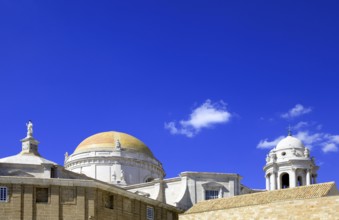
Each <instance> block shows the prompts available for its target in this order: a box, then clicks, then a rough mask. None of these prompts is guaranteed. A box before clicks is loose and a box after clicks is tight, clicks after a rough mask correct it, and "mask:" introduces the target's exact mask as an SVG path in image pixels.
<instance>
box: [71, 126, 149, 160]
mask: <svg viewBox="0 0 339 220" xmlns="http://www.w3.org/2000/svg"><path fill="white" fill-rule="evenodd" d="M117 140H119V142H120V144H121V148H122V150H131V151H135V152H138V153H143V154H146V155H148V156H150V157H153V158H154V156H153V153H152V152H151V150H150V149H149V148H148V147H147V146H146V145H145V144H144V143H143V142H142V141H140V140H139V139H137V138H135V137H133V136H131V135H129V134H125V133H122V132H116V131H108V132H102V133H98V134H95V135H92V136H90V137H88V138H86V139H85V140H83V141H82V142H81V143H80V144H79V145H78V147H77V148H76V149H75V151H74V154H76V153H82V152H90V151H101V150H104V151H113V150H114V149H115V145H116V141H117Z"/></svg>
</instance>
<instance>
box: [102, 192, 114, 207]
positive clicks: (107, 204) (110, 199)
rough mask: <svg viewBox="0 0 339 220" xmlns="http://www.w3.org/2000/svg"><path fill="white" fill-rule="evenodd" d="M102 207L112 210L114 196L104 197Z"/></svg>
mask: <svg viewBox="0 0 339 220" xmlns="http://www.w3.org/2000/svg"><path fill="white" fill-rule="evenodd" d="M104 206H105V208H107V209H114V196H113V195H105V196H104Z"/></svg>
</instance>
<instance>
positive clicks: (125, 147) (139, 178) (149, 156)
mask: <svg viewBox="0 0 339 220" xmlns="http://www.w3.org/2000/svg"><path fill="white" fill-rule="evenodd" d="M65 168H66V169H68V170H71V171H73V172H77V173H83V174H85V175H87V176H89V177H92V178H95V179H98V180H101V181H104V182H108V183H112V184H118V185H130V184H137V183H143V182H147V181H151V180H153V179H157V178H160V179H162V178H163V177H164V176H165V172H164V170H163V167H162V164H161V163H160V162H159V161H158V160H157V159H156V158H155V157H154V155H153V153H152V151H151V150H150V149H149V148H148V147H147V146H146V145H145V144H144V143H143V142H142V141H140V140H139V139H137V138H136V137H133V136H132V135H129V134H126V133H122V132H117V131H107V132H101V133H97V134H94V135H92V136H90V137H88V138H86V139H84V140H83V141H82V142H81V143H80V144H79V145H78V146H77V147H76V149H75V150H74V152H73V154H71V155H69V156H68V153H66V155H65Z"/></svg>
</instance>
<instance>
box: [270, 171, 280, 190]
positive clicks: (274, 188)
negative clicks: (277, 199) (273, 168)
mask: <svg viewBox="0 0 339 220" xmlns="http://www.w3.org/2000/svg"><path fill="white" fill-rule="evenodd" d="M277 180H278V173H277V172H273V188H272V189H273V190H276V189H280V187H279V185H278V183H277Z"/></svg>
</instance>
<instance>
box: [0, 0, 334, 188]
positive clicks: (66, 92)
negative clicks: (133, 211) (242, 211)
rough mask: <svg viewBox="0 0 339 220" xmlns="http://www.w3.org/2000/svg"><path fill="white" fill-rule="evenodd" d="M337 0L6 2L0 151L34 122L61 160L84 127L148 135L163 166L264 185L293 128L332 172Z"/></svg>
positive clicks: (0, 37)
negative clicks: (269, 158) (268, 164)
mask: <svg viewBox="0 0 339 220" xmlns="http://www.w3.org/2000/svg"><path fill="white" fill-rule="evenodd" d="M338 10H339V3H338V2H337V1H321V2H320V1H283V2H276V1H273V2H272V1H128V0H127V1H45V0H44V1H35V0H32V1H10V0H3V1H0V121H1V126H0V134H1V139H0V149H1V150H0V157H6V156H9V155H13V154H16V153H18V152H19V151H20V149H21V143H20V141H19V140H20V139H22V138H24V137H25V135H26V126H25V124H26V122H27V121H28V120H32V121H33V124H34V136H35V137H36V139H38V140H39V141H40V145H39V151H40V153H41V154H42V155H43V156H44V157H45V158H47V159H49V160H52V161H55V162H57V163H58V164H61V165H63V161H64V154H65V152H68V153H70V154H71V153H73V151H74V149H75V148H76V146H77V145H78V144H79V143H80V142H81V141H82V140H83V139H85V138H86V137H88V136H90V135H93V134H95V133H98V132H102V131H110V130H114V131H121V132H125V133H128V134H131V135H133V136H135V137H137V138H139V139H140V140H142V141H143V142H144V143H145V144H146V145H147V146H149V147H150V149H151V150H152V151H153V153H154V155H155V156H156V157H157V158H158V159H159V160H160V161H161V162H162V163H163V166H164V168H165V171H166V173H167V177H175V176H177V175H178V174H179V173H180V172H182V171H205V172H225V173H238V174H240V175H241V176H243V183H244V184H245V185H247V186H249V187H253V188H264V187H265V178H264V172H263V169H262V168H263V166H264V165H265V157H266V154H267V153H268V152H269V150H270V149H271V148H272V147H274V146H275V144H276V143H277V142H278V141H279V139H281V138H282V137H284V136H286V135H287V130H288V127H289V126H290V127H291V130H292V134H293V135H294V136H296V137H298V138H300V139H301V140H302V141H303V142H304V144H305V145H306V146H308V147H309V148H311V155H312V156H314V157H315V158H316V163H317V164H318V165H320V170H319V172H318V181H319V182H327V181H336V182H339V176H338V172H337V169H338V167H339V152H338V147H339V124H338V112H339V103H338V98H339V86H338V83H339V62H338V51H339V41H338V39H339V13H338Z"/></svg>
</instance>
